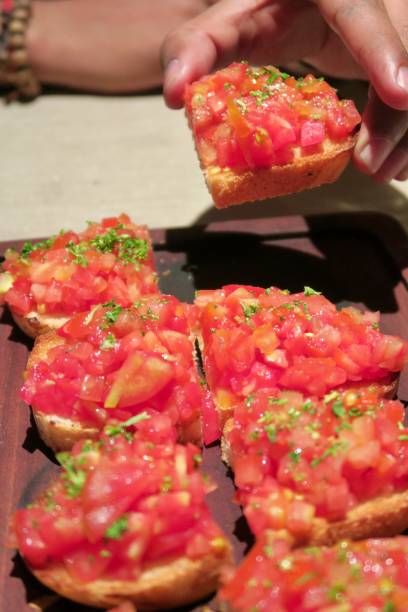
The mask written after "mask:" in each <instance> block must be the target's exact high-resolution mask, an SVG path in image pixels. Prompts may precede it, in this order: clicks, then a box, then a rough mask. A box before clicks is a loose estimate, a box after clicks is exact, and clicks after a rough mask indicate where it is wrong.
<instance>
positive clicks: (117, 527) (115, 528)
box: [105, 514, 128, 540]
mask: <svg viewBox="0 0 408 612" xmlns="http://www.w3.org/2000/svg"><path fill="white" fill-rule="evenodd" d="M127 528H128V519H127V516H126V514H124V515H123V516H120V517H119V518H118V520H117V521H115V522H114V523H112V525H111V526H110V527H108V529H107V530H106V531H105V538H109V539H110V540H119V538H120V537H121V536H122V535H123V534H124V533H125V531H126V530H127Z"/></svg>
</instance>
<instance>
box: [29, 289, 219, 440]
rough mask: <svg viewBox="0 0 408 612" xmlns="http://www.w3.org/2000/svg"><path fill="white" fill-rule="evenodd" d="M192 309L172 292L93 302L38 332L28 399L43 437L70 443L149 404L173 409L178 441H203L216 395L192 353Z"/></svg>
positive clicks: (156, 408) (161, 409) (163, 410)
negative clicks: (125, 302) (206, 414)
mask: <svg viewBox="0 0 408 612" xmlns="http://www.w3.org/2000/svg"><path fill="white" fill-rule="evenodd" d="M194 313H195V310H194V308H193V307H192V306H191V305H188V304H183V303H181V302H179V301H178V300H177V299H176V298H175V297H173V296H165V295H159V294H154V295H151V296H144V297H141V298H140V299H139V300H138V301H137V302H135V304H134V305H133V306H132V307H131V308H122V307H120V306H119V305H117V304H114V303H113V302H112V303H108V304H105V305H103V306H96V307H94V308H93V309H92V310H91V311H89V312H86V313H81V314H78V315H76V316H74V317H72V318H71V319H70V320H69V321H68V322H67V323H66V324H65V325H64V326H63V327H62V328H61V329H59V330H56V331H53V332H48V333H46V334H41V335H40V336H38V338H37V340H36V342H35V345H34V348H33V351H32V353H31V355H30V358H29V360H28V364H27V369H26V372H25V383H24V387H23V398H24V399H25V400H26V401H27V403H29V404H30V405H31V406H32V409H33V414H34V418H35V421H36V423H37V425H38V430H39V433H40V435H41V437H42V438H43V440H44V441H45V443H46V444H47V445H49V446H50V447H51V448H52V449H53V450H68V449H70V448H71V447H72V445H73V444H74V442H75V441H77V440H78V439H80V438H81V437H83V436H88V437H93V436H95V435H96V433H97V432H98V431H99V430H100V429H101V428H102V427H103V425H104V423H105V422H106V421H107V420H109V419H110V418H118V419H120V420H127V419H128V418H131V417H132V416H134V415H135V414H138V413H139V412H143V411H145V410H148V411H149V412H152V413H156V412H157V413H166V414H168V415H169V416H170V418H171V419H172V422H173V424H174V426H175V427H176V428H177V431H178V432H179V440H180V441H181V442H194V443H198V444H201V442H202V427H201V419H202V412H203V411H204V409H205V407H207V406H208V405H209V404H211V398H210V396H209V391H208V389H207V388H206V387H205V386H203V384H202V382H201V381H200V378H199V375H198V372H197V369H196V364H195V359H194V355H193V354H194V344H193V341H192V328H193V326H194V325H195V323H194V320H195V314H194Z"/></svg>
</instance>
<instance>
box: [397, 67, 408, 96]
mask: <svg viewBox="0 0 408 612" xmlns="http://www.w3.org/2000/svg"><path fill="white" fill-rule="evenodd" d="M397 83H398V85H399V86H400V87H401V88H402V89H405V91H408V66H401V67H400V68H399V70H398V74H397Z"/></svg>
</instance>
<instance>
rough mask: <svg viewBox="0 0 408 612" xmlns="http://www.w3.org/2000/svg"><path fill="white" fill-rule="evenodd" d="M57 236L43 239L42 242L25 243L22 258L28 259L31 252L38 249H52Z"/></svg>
mask: <svg viewBox="0 0 408 612" xmlns="http://www.w3.org/2000/svg"><path fill="white" fill-rule="evenodd" d="M54 240H55V238H47V240H41V241H40V242H35V243H34V244H33V243H32V242H29V241H28V242H25V243H24V244H23V248H22V249H21V253H20V257H21V259H27V257H29V255H31V253H33V252H34V251H37V250H38V249H50V248H51V247H52V245H53V244H54Z"/></svg>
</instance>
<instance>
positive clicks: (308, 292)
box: [303, 286, 322, 297]
mask: <svg viewBox="0 0 408 612" xmlns="http://www.w3.org/2000/svg"><path fill="white" fill-rule="evenodd" d="M303 293H304V294H305V296H306V297H309V296H311V295H322V292H321V291H315V290H314V289H312V288H311V287H307V286H306V287H305V288H304V289H303Z"/></svg>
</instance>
